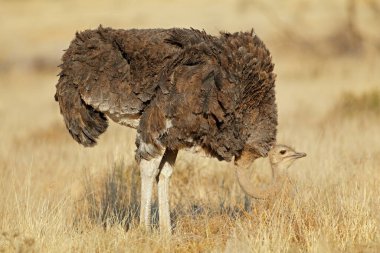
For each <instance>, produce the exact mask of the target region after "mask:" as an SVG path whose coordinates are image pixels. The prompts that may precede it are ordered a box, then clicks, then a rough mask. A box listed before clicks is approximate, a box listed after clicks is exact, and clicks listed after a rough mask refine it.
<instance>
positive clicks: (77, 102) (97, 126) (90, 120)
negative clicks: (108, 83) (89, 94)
mask: <svg viewBox="0 0 380 253" xmlns="http://www.w3.org/2000/svg"><path fill="white" fill-rule="evenodd" d="M55 99H56V100H57V101H58V103H59V107H60V110H61V114H62V115H63V118H64V120H65V124H66V127H67V129H68V130H69V132H70V134H71V136H72V137H73V138H74V140H76V141H77V142H79V143H80V144H82V145H83V146H86V147H91V146H94V145H95V144H96V139H97V138H98V137H99V135H101V134H102V133H104V132H105V131H106V129H107V127H108V121H107V118H106V117H105V115H104V114H103V113H102V112H99V111H96V110H95V109H94V108H92V107H91V106H90V105H87V104H85V103H84V102H83V100H82V99H81V97H80V94H79V91H78V88H77V87H76V85H74V84H73V83H71V82H70V80H69V78H68V76H64V75H62V76H61V77H60V79H59V82H58V84H57V93H56V95H55Z"/></svg>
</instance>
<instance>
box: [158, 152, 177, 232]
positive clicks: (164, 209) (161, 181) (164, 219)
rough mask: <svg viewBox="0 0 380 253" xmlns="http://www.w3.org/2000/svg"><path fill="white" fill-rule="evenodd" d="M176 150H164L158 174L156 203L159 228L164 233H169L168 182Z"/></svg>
mask: <svg viewBox="0 0 380 253" xmlns="http://www.w3.org/2000/svg"><path fill="white" fill-rule="evenodd" d="M177 153H178V150H169V149H167V150H166V151H165V154H164V157H163V159H162V161H161V164H160V172H159V176H158V203H159V215H160V230H161V232H164V233H168V234H170V233H171V224H170V208H169V183H170V177H171V175H172V172H173V165H174V163H175V160H176V158H177Z"/></svg>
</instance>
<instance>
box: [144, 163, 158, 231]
mask: <svg viewBox="0 0 380 253" xmlns="http://www.w3.org/2000/svg"><path fill="white" fill-rule="evenodd" d="M161 159H162V156H159V157H155V158H152V159H151V160H149V161H147V160H144V159H143V160H141V161H140V171H141V205H140V225H141V226H145V228H147V229H149V228H150V220H151V206H152V190H153V183H154V181H155V179H156V177H157V175H158V173H159V166H160V162H161Z"/></svg>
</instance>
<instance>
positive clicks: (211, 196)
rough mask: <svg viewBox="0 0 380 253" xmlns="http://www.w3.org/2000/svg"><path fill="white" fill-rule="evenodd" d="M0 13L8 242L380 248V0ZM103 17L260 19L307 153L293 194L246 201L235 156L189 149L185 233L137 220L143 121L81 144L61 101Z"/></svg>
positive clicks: (283, 133)
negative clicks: (75, 61)
mask: <svg viewBox="0 0 380 253" xmlns="http://www.w3.org/2000/svg"><path fill="white" fill-rule="evenodd" d="M0 21H1V22H0V45H1V46H0V118H1V124H0V252H223V251H224V252H380V231H379V225H380V197H379V196H380V187H379V185H380V165H379V164H380V128H379V125H380V72H379V70H380V60H379V59H380V58H379V57H380V36H379V34H378V28H379V26H380V2H379V1H372V0H337V1H328V0H312V1H306V0H289V1H274V0H271V1H249V0H238V1H232V0H223V1H208V2H206V1H201V0H193V1H174V0H160V1H153V0H152V1H149V0H144V1H133V0H130V1H121V0H112V1H98V2H96V3H95V1H88V0H85V1H74V0H67V1H52V0H51V1H47V0H45V1H42V0H41V1H39V0H29V1H27V0H18V1H5V0H0ZM99 24H103V25H104V26H112V27H114V28H132V27H137V28H146V27H172V26H176V27H195V28H204V29H205V30H206V31H207V32H210V33H212V34H216V33H217V31H219V30H227V31H238V30H249V29H251V28H252V27H254V28H255V31H256V32H257V33H258V35H259V36H260V37H261V38H262V39H263V40H264V41H265V42H266V44H267V46H268V47H269V49H270V50H271V51H272V53H273V60H274V62H275V63H276V68H275V70H276V72H277V74H278V78H277V102H278V106H279V122H280V124H279V134H278V141H279V142H281V143H287V144H291V145H293V146H295V147H296V148H297V149H298V150H300V151H304V152H306V153H307V154H308V156H307V157H306V158H304V159H303V160H300V161H298V162H297V163H296V164H295V165H294V166H293V167H292V168H291V169H290V171H289V174H290V177H291V178H292V180H293V185H291V186H289V187H288V191H284V192H283V193H282V194H281V195H280V196H278V198H276V199H272V200H252V201H251V202H249V201H247V200H246V199H245V198H244V194H243V192H242V191H241V190H240V188H239V187H238V185H237V182H236V180H235V178H234V172H233V168H232V165H231V164H228V163H225V162H218V161H216V160H214V159H210V158H207V157H203V156H202V155H195V154H192V153H188V152H185V151H183V152H180V155H179V157H178V160H177V163H176V167H175V172H174V174H173V177H172V183H171V206H172V218H173V224H174V225H175V227H174V233H173V235H172V236H171V237H163V236H160V235H159V233H158V230H157V229H154V230H153V232H152V233H146V232H144V231H142V230H140V229H139V228H138V226H137V224H138V217H137V216H138V215H137V213H138V199H139V175H138V170H137V167H136V164H135V162H134V159H133V157H134V155H133V151H134V148H135V147H134V134H135V132H134V130H131V129H127V128H124V127H121V126H117V125H116V124H111V126H110V128H109V130H108V131H107V132H106V133H105V134H104V135H103V136H101V138H100V141H99V145H98V146H96V147H95V148H91V149H86V148H83V147H81V146H79V145H78V144H77V143H75V142H74V141H73V140H72V139H71V137H70V136H69V134H68V132H67V131H66V129H65V126H64V123H63V119H62V117H61V116H60V114H59V109H58V104H57V103H55V101H54V99H53V95H54V92H55V83H56V82H57V77H56V74H57V73H58V69H57V68H56V67H55V66H56V65H58V64H59V58H60V56H61V54H62V50H63V49H65V48H67V46H68V44H69V42H70V40H71V39H72V38H73V36H74V33H75V31H77V30H83V29H86V28H96V27H97V26H98V25H99ZM255 168H256V171H258V173H259V176H257V177H254V178H253V179H252V180H253V182H256V183H257V182H259V181H265V180H268V175H269V172H268V171H269V167H268V162H267V160H265V159H261V160H258V161H256V162H255ZM154 212H155V214H156V212H157V210H156V208H155V209H154ZM156 217H157V215H154V218H155V220H156Z"/></svg>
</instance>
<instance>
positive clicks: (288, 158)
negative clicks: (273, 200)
mask: <svg viewBox="0 0 380 253" xmlns="http://www.w3.org/2000/svg"><path fill="white" fill-rule="evenodd" d="M305 156H306V153H302V152H297V151H295V150H294V149H293V148H291V147H289V146H286V145H280V144H278V145H275V146H273V148H272V149H271V150H270V151H269V154H268V157H269V161H270V164H271V168H272V176H273V179H272V182H271V183H270V184H269V185H267V186H266V187H264V188H261V187H258V186H255V185H252V183H251V182H250V181H249V177H248V176H247V173H246V172H245V171H244V170H245V168H246V167H244V166H239V163H237V164H236V165H237V166H236V175H237V179H238V181H239V184H240V186H241V188H242V189H243V191H244V192H245V193H246V194H247V195H249V196H251V197H253V198H257V199H267V198H269V197H273V196H275V195H276V194H277V193H278V192H279V191H280V190H281V187H282V184H283V179H284V177H283V176H282V175H283V174H282V173H284V172H286V170H287V169H288V168H289V167H290V166H291V165H292V164H293V163H294V161H295V160H297V159H299V158H302V157H305Z"/></svg>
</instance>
